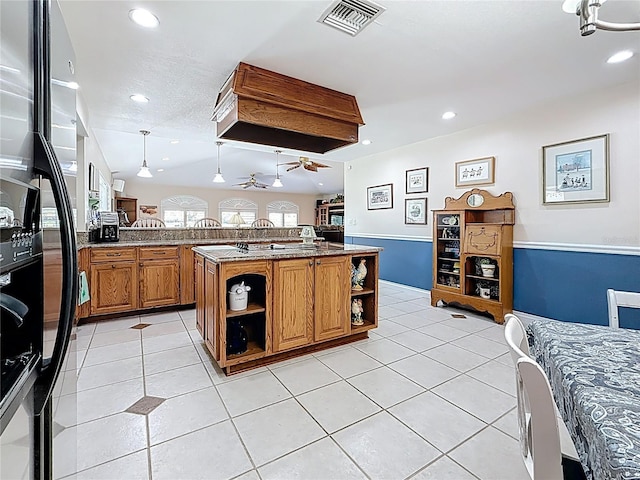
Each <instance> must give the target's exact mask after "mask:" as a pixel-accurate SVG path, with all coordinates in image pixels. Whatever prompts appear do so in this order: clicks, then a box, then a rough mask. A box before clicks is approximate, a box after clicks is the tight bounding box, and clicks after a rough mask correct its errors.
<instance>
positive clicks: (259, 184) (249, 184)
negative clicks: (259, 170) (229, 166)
mask: <svg viewBox="0 0 640 480" xmlns="http://www.w3.org/2000/svg"><path fill="white" fill-rule="evenodd" d="M245 178H246V177H245ZM268 186H269V185H267V184H266V183H262V182H259V181H258V180H257V179H256V174H255V173H252V174H250V176H249V180H247V181H246V182H242V183H236V184H235V185H234V187H242V188H243V189H247V188H249V187H255V188H267V187H268Z"/></svg>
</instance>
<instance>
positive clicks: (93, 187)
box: [89, 162, 99, 192]
mask: <svg viewBox="0 0 640 480" xmlns="http://www.w3.org/2000/svg"><path fill="white" fill-rule="evenodd" d="M98 190H99V187H98V174H97V173H96V167H95V166H94V165H93V163H91V162H89V191H90V192H97V191H98Z"/></svg>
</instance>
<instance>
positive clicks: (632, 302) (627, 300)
mask: <svg viewBox="0 0 640 480" xmlns="http://www.w3.org/2000/svg"><path fill="white" fill-rule="evenodd" d="M607 303H608V305H609V326H610V327H614V328H620V320H619V318H618V307H626V308H640V293H636V292H622V291H620V290H612V289H608V290H607Z"/></svg>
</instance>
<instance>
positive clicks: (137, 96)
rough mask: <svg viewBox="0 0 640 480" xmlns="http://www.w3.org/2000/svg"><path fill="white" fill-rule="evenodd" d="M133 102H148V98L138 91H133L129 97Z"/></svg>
mask: <svg viewBox="0 0 640 480" xmlns="http://www.w3.org/2000/svg"><path fill="white" fill-rule="evenodd" d="M129 98H130V99H131V100H133V101H134V102H138V103H149V99H148V98H147V97H145V96H144V95H142V94H140V93H134V94H133V95H131V96H130V97H129Z"/></svg>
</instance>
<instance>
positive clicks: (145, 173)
mask: <svg viewBox="0 0 640 480" xmlns="http://www.w3.org/2000/svg"><path fill="white" fill-rule="evenodd" d="M140 133H141V134H142V166H141V167H140V171H139V172H138V176H139V177H142V178H151V177H153V175H151V170H149V167H147V135H149V134H150V133H151V132H150V131H149V130H140Z"/></svg>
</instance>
